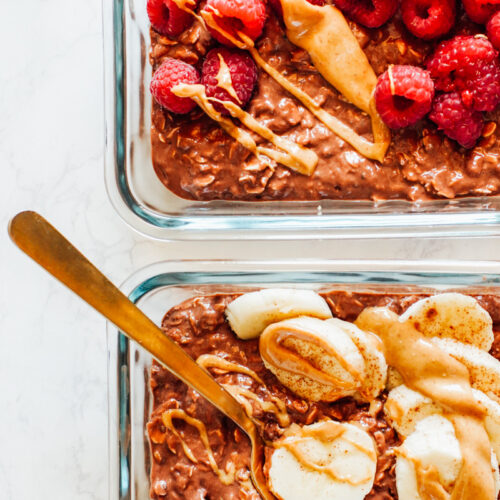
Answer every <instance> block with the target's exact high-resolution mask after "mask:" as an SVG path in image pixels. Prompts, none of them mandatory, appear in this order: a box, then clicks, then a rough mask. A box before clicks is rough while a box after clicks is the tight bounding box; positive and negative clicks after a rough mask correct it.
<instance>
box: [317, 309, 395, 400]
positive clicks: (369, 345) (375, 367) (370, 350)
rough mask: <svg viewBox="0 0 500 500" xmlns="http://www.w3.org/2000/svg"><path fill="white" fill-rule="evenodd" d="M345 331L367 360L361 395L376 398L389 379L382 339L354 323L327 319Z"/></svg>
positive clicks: (365, 397) (371, 398)
mask: <svg viewBox="0 0 500 500" xmlns="http://www.w3.org/2000/svg"><path fill="white" fill-rule="evenodd" d="M327 323H330V324H332V325H334V326H336V327H338V328H340V329H341V330H343V331H344V332H346V333H347V334H348V335H349V337H350V338H351V340H352V341H353V342H354V344H355V345H356V347H357V348H358V350H359V352H360V353H361V356H363V359H364V361H365V379H364V381H363V384H362V386H361V388H360V389H358V391H359V393H360V396H361V397H362V398H363V399H365V400H367V401H371V400H373V399H374V398H376V397H377V396H378V395H379V394H380V393H381V392H382V391H383V390H384V388H385V384H386V380H387V363H386V361H385V357H384V354H383V352H382V347H383V346H382V343H381V342H380V339H379V338H378V337H377V336H375V335H373V334H372V333H368V332H364V331H363V330H361V329H360V328H358V327H357V326H356V325H355V324H354V323H349V322H348V321H342V320H341V319H338V318H333V319H329V320H327Z"/></svg>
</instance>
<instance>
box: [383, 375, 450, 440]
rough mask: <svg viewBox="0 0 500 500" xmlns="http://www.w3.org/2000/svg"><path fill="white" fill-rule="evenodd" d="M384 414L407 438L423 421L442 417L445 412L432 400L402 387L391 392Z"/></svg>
mask: <svg viewBox="0 0 500 500" xmlns="http://www.w3.org/2000/svg"><path fill="white" fill-rule="evenodd" d="M384 413H385V414H386V416H387V418H388V419H389V421H390V423H391V425H392V426H393V427H394V429H396V431H397V432H398V434H399V435H400V436H402V437H407V436H409V435H410V434H411V433H412V432H414V431H415V427H416V426H417V424H418V423H419V422H420V421H421V420H424V419H425V418H427V417H429V416H431V415H436V414H437V415H442V414H443V411H442V410H441V407H440V406H439V405H438V404H436V403H435V402H434V401H432V399H430V398H428V397H426V396H424V395H423V394H420V392H417V391H414V390H412V389H410V388H409V387H407V386H406V385H400V386H398V387H396V388H395V389H392V390H391V392H389V395H388V396H387V400H386V402H385V405H384Z"/></svg>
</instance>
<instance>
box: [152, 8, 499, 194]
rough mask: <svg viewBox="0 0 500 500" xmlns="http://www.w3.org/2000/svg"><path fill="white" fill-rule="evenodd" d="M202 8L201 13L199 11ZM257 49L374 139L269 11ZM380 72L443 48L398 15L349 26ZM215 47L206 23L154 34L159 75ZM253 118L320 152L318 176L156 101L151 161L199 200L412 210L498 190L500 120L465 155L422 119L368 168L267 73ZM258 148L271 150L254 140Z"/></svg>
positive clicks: (471, 28)
mask: <svg viewBox="0 0 500 500" xmlns="http://www.w3.org/2000/svg"><path fill="white" fill-rule="evenodd" d="M203 5H204V2H202V3H201V4H200V7H201V6H203ZM268 10H269V13H268V19H267V21H266V24H265V28H264V32H263V34H262V36H261V37H260V38H259V39H258V40H257V43H256V47H257V49H258V51H259V53H260V55H261V56H262V58H263V59H264V60H265V61H267V62H269V63H270V64H271V65H272V66H273V67H274V68H276V69H277V70H278V71H279V72H280V73H281V74H282V75H284V76H286V77H287V78H288V79H290V81H292V82H293V83H294V84H295V85H297V86H298V87H299V88H300V89H302V90H304V91H305V92H306V93H308V94H309V95H310V96H311V97H313V99H314V101H315V103H316V104H317V105H319V106H321V107H322V108H323V109H325V110H326V111H328V112H329V113H331V114H333V115H334V116H336V117H337V118H339V119H340V120H342V121H343V122H344V123H347V124H349V125H350V126H351V127H352V128H353V129H354V130H355V131H356V132H357V133H358V134H359V135H361V136H362V137H365V138H367V139H368V140H370V141H371V140H372V134H371V125H370V119H369V117H368V116H367V115H366V114H365V113H364V112H362V111H360V110H359V109H358V108H356V107H355V106H353V105H351V104H349V102H347V101H346V99H345V98H344V97H343V96H342V95H341V94H340V93H339V92H338V91H337V90H335V89H334V88H333V87H332V86H331V85H330V84H328V83H327V82H326V81H325V80H324V79H323V77H322V76H321V75H320V74H319V72H318V71H317V70H316V68H315V67H314V66H313V64H312V63H311V59H310V57H309V55H308V53H307V52H306V51H304V50H303V49H301V48H298V47H297V46H295V45H293V44H292V43H291V42H290V41H289V40H288V39H287V37H286V35H285V30H284V26H283V23H282V21H280V20H278V19H277V17H276V15H275V14H274V12H273V11H272V10H271V9H268ZM350 26H351V28H352V31H353V32H354V34H355V36H356V38H357V40H358V41H359V44H360V46H361V47H362V49H363V51H364V52H365V54H366V55H367V57H368V59H369V62H370V64H371V66H372V67H373V69H374V71H375V73H376V74H377V75H380V74H381V73H382V72H384V71H385V70H386V69H387V67H388V65H390V64H408V65H416V66H422V65H423V62H424V60H425V58H426V57H427V56H428V55H429V53H431V52H432V51H433V49H434V47H435V46H436V44H437V42H423V41H422V40H419V39H417V38H416V37H414V36H412V35H411V34H410V33H409V32H408V31H407V30H406V29H405V27H404V25H403V23H402V21H401V19H400V17H399V14H397V15H396V16H395V17H394V18H393V19H392V20H390V21H389V22H388V23H386V24H384V25H383V26H382V27H381V28H378V29H367V28H363V27H361V26H360V25H357V24H355V23H352V22H351V23H350ZM478 29H479V27H478V25H475V24H473V23H471V22H470V21H469V20H467V18H466V16H465V15H464V14H463V13H461V12H460V13H459V14H458V20H457V22H456V24H455V27H454V28H453V30H452V32H451V33H450V34H449V35H448V36H449V37H451V36H453V35H454V34H456V33H475V32H476V31H477V30H478ZM214 45H216V42H214V40H213V38H212V37H211V36H210V35H209V34H208V33H207V31H206V30H205V28H204V27H202V25H201V24H200V22H199V21H195V22H194V24H192V26H191V27H190V28H188V29H187V30H186V31H185V32H183V33H182V34H181V35H180V36H178V37H176V38H174V39H170V38H168V37H166V36H162V35H159V34H158V33H157V32H156V31H155V30H153V29H152V30H151V53H150V62H151V65H152V67H153V70H155V69H157V68H158V66H159V65H160V64H161V63H162V61H164V60H165V58H166V57H174V58H177V59H180V60H182V61H185V62H187V63H189V64H192V65H194V66H195V67H197V68H200V67H201V64H202V62H203V59H204V56H205V55H206V53H207V52H208V50H209V49H210V48H212V47H213V46H214ZM246 109H247V111H248V112H249V113H250V114H251V115H252V116H253V117H255V118H256V119H257V120H258V121H259V122H260V123H262V124H265V125H266V126H267V127H269V128H270V129H271V130H272V131H273V132H274V133H276V134H278V135H280V136H284V137H288V138H290V139H292V140H293V141H295V142H296V143H297V144H299V145H301V146H304V147H306V148H309V149H311V150H312V151H314V152H315V153H316V154H317V156H318V159H319V161H318V164H317V167H316V169H315V171H314V173H313V174H312V175H311V176H307V175H302V174H299V173H297V172H294V171H293V170H291V169H290V168H287V167H284V166H282V165H280V164H277V163H274V164H271V165H270V164H269V162H267V161H264V160H262V159H261V158H258V157H257V156H255V155H254V154H253V153H251V151H250V150H249V149H247V148H245V147H243V146H242V145H241V144H239V143H238V142H237V141H235V140H234V139H232V138H231V137H229V136H228V135H227V134H226V133H225V132H224V131H223V130H222V129H221V127H220V126H219V124H218V123H217V122H215V121H213V120H212V119H210V118H209V117H208V116H207V115H206V114H205V113H204V112H203V111H201V110H200V109H199V108H196V109H195V110H194V111H192V112H191V113H190V114H188V115H184V116H181V115H175V114H171V113H169V112H168V111H166V110H165V109H164V108H162V107H161V106H160V105H158V104H157V103H156V102H153V109H152V128H151V143H152V160H153V165H154V169H155V171H156V173H157V175H158V177H159V178H160V180H161V181H162V183H163V184H164V185H165V186H166V187H167V188H168V189H169V190H171V191H172V192H173V193H175V194H176V195H178V196H180V197H182V198H186V199H191V200H205V201H208V200H242V201H265V200H321V199H331V200H375V201H377V200H391V199H401V200H410V201H420V200H431V199H438V198H447V199H452V198H458V197H465V196H491V195H496V194H498V193H499V191H500V166H499V162H498V157H499V152H500V146H499V133H500V132H499V130H498V129H497V127H496V125H497V123H498V118H499V113H498V111H495V112H492V113H489V114H487V115H486V117H485V120H486V122H485V126H484V129H483V133H482V135H483V137H482V138H481V139H479V141H478V142H477V145H476V146H475V147H474V148H472V149H470V150H466V149H464V148H463V147H461V146H459V145H458V144H457V143H456V142H455V141H453V140H451V139H449V138H447V137H446V136H445V135H444V134H443V133H441V132H440V131H438V130H437V128H436V125H434V124H433V123H432V122H431V121H429V120H427V119H424V120H422V121H420V122H419V123H418V124H417V125H415V126H410V127H407V128H403V129H400V130H398V131H393V132H392V141H391V145H390V147H389V150H388V152H387V154H386V156H385V159H384V161H383V163H379V162H378V161H375V160H370V159H368V158H366V157H364V156H363V155H361V154H360V153H358V152H357V151H356V150H354V149H353V148H352V147H351V146H350V145H348V144H347V143H346V142H344V141H343V140H342V139H340V138H339V137H338V136H336V135H335V134H333V133H332V132H331V131H330V130H329V129H328V128H327V127H325V125H323V124H322V123H321V122H320V121H318V120H317V119H316V118H315V117H314V116H313V115H312V114H311V113H310V112H309V111H308V110H307V109H306V108H305V107H304V106H303V105H302V104H301V103H300V102H299V101H298V100H297V99H295V98H294V97H293V96H292V95H291V94H289V93H288V92H287V91H286V90H284V88H283V87H281V86H280V85H279V84H278V83H276V81H275V80H273V79H272V78H271V77H270V76H269V75H268V74H267V73H265V72H264V71H262V70H259V77H258V83H257V87H256V89H255V91H254V95H253V97H252V99H251V101H250V103H249V105H248V106H247V108H246ZM252 135H253V137H254V139H255V141H256V142H257V144H259V145H265V146H269V144H267V143H265V141H264V140H263V139H262V138H261V137H260V136H257V135H256V134H253V133H252Z"/></svg>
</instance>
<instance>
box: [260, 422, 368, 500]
mask: <svg viewBox="0 0 500 500" xmlns="http://www.w3.org/2000/svg"><path fill="white" fill-rule="evenodd" d="M329 424H333V428H332V429H331V431H332V433H331V435H329V432H328V429H325V425H329ZM297 427H298V426H297ZM287 441H288V443H287ZM376 467H377V454H376V450H375V445H374V442H373V439H372V438H371V437H370V435H369V434H368V433H367V432H365V431H363V430H361V429H360V428H359V427H356V426H354V425H352V424H348V423H340V422H333V421H327V422H318V423H316V424H313V425H308V426H304V427H302V428H299V430H297V429H294V430H293V431H292V433H291V434H289V435H285V436H284V438H282V441H281V443H280V442H278V448H277V449H275V450H274V451H273V452H272V455H271V458H270V467H269V475H268V477H269V487H270V489H271V491H272V492H273V493H274V494H275V495H276V497H277V498H279V499H282V500H304V499H306V498H313V499H314V500H331V499H333V498H339V499H343V500H362V499H363V498H365V496H366V495H367V493H369V491H370V490H371V488H372V486H373V481H374V477H375V471H376Z"/></svg>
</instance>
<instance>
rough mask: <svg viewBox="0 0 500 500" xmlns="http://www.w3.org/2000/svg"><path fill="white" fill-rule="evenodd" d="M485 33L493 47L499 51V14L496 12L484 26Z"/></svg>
mask: <svg viewBox="0 0 500 500" xmlns="http://www.w3.org/2000/svg"><path fill="white" fill-rule="evenodd" d="M486 32H487V33H488V38H489V39H490V42H491V44H492V45H493V47H495V49H497V50H500V12H496V13H495V14H493V15H492V16H491V17H490V20H489V21H488V24H487V25H486Z"/></svg>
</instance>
